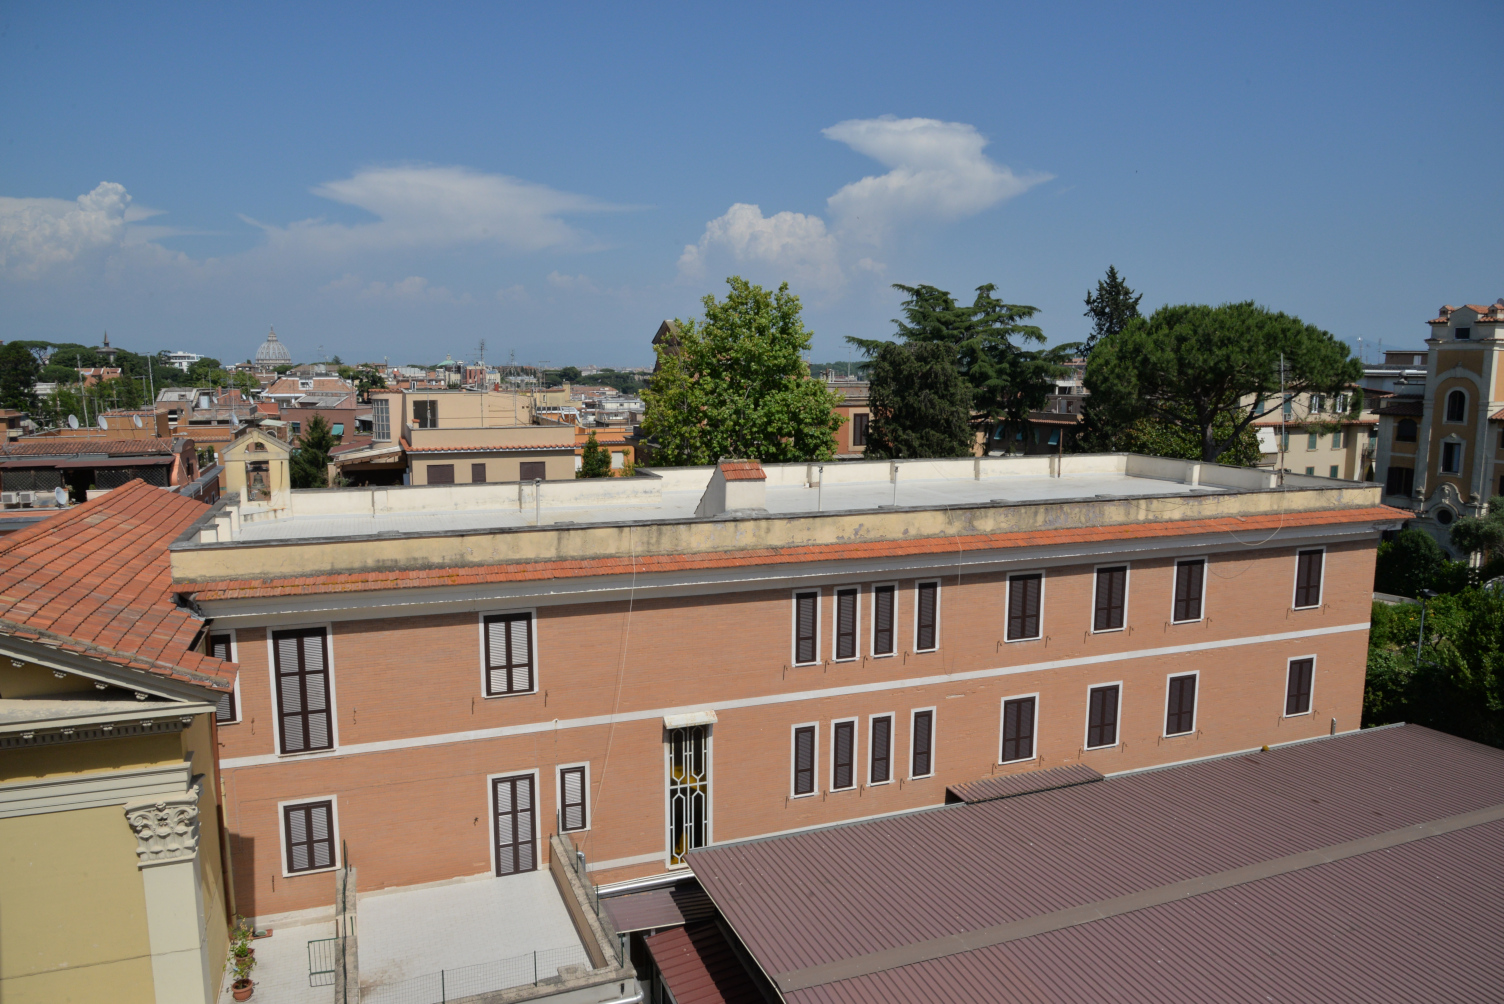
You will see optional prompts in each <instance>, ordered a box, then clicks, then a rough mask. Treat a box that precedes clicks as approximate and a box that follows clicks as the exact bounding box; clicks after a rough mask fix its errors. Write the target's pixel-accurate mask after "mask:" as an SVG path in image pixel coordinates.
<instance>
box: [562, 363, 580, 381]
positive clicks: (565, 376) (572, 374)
mask: <svg viewBox="0 0 1504 1004" xmlns="http://www.w3.org/2000/svg"><path fill="white" fill-rule="evenodd" d="M559 379H560V380H563V381H564V382H565V383H576V382H578V381H579V379H580V368H579V367H578V366H565V367H564V368H563V369H561V370H559Z"/></svg>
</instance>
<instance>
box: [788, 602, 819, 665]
mask: <svg viewBox="0 0 1504 1004" xmlns="http://www.w3.org/2000/svg"><path fill="white" fill-rule="evenodd" d="M819 630H820V594H819V593H818V592H812V593H795V594H794V665H796V666H808V665H809V664H810V663H813V662H815V661H816V660H817V659H818V658H819V652H820V644H819Z"/></svg>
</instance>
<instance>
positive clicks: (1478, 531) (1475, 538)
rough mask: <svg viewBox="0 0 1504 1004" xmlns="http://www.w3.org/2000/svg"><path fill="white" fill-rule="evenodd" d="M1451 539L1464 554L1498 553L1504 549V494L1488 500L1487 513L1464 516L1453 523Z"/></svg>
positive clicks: (1454, 545)
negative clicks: (1476, 552) (1477, 552)
mask: <svg viewBox="0 0 1504 1004" xmlns="http://www.w3.org/2000/svg"><path fill="white" fill-rule="evenodd" d="M1451 539H1452V546H1453V547H1455V548H1457V550H1459V551H1461V552H1463V553H1464V554H1472V553H1474V552H1475V551H1481V552H1483V553H1484V554H1485V555H1497V554H1498V553H1499V552H1500V551H1501V550H1504V496H1501V495H1495V496H1493V497H1492V498H1490V499H1489V500H1488V513H1487V514H1486V515H1483V516H1464V517H1462V518H1461V519H1459V520H1458V521H1457V522H1455V523H1453V524H1452V530H1451Z"/></svg>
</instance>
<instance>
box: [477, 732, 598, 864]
mask: <svg viewBox="0 0 1504 1004" xmlns="http://www.w3.org/2000/svg"><path fill="white" fill-rule="evenodd" d="M576 767H584V768H585V789H584V794H585V825H584V826H581V827H580V828H579V829H577V830H566V829H564V772H565V771H566V770H573V769H574V768H576ZM497 776H498V777H515V776H516V775H515V774H499V775H497ZM534 811H535V812H536V811H537V810H536V809H535V810H534ZM493 824H494V820H493ZM594 824H595V806H593V805H591V804H590V761H589V760H580V761H578V762H577V763H560V764H555V765H554V828H555V829H557V830H558V831H559V832H560V833H589V832H590V828H591V826H593V825H594ZM492 844H493V845H494V844H495V841H494V840H493V841H492ZM492 852H493V853H494V852H495V847H494V846H493V847H492ZM491 874H493V875H494V874H496V862H494V861H493V862H491Z"/></svg>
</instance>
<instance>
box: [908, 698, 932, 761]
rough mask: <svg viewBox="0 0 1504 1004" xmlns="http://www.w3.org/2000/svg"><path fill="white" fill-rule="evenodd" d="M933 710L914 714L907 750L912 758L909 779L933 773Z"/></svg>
mask: <svg viewBox="0 0 1504 1004" xmlns="http://www.w3.org/2000/svg"><path fill="white" fill-rule="evenodd" d="M934 744H935V710H934V709H933V708H929V709H926V710H924V711H916V712H914V722H913V729H912V736H911V739H910V744H909V749H910V750H911V751H912V753H913V756H912V758H911V760H910V763H909V777H911V778H918V777H929V776H930V775H931V774H933V773H934V772H935V756H934Z"/></svg>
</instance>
